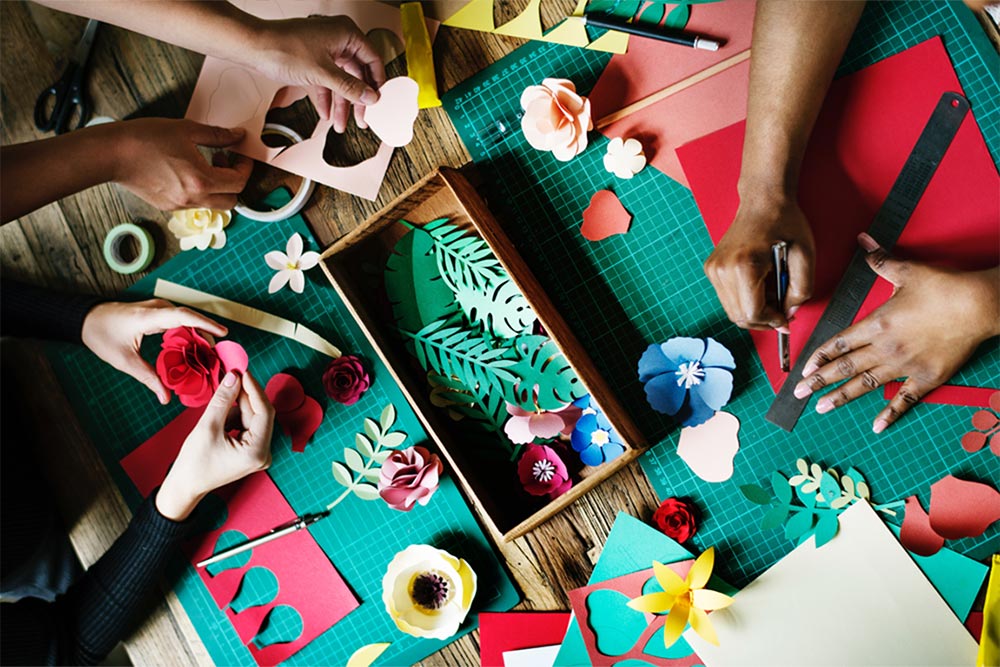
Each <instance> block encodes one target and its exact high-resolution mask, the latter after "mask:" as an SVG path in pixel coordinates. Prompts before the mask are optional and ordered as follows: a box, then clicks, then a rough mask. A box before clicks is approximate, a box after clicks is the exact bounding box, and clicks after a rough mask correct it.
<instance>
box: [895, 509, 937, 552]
mask: <svg viewBox="0 0 1000 667" xmlns="http://www.w3.org/2000/svg"><path fill="white" fill-rule="evenodd" d="M899 541H900V543H902V545H903V546H904V547H906V548H907V550H909V551H911V552H913V553H915V554H917V555H918V556H933V555H934V554H936V553H937V552H938V551H940V550H941V547H943V546H944V538H943V537H941V536H940V535H938V534H937V533H935V532H934V529H933V528H931V522H930V517H928V516H927V513H926V512H924V508H923V507H921V506H920V500H919V499H918V498H917V497H916V496H910V497H909V498H907V499H906V516H905V517H904V518H903V527H902V528H901V529H900V531H899Z"/></svg>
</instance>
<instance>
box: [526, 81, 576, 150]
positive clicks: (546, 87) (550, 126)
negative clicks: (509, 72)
mask: <svg viewBox="0 0 1000 667" xmlns="http://www.w3.org/2000/svg"><path fill="white" fill-rule="evenodd" d="M521 108H522V109H524V116H523V117H522V118H521V131H522V132H524V138H525V139H527V140H528V143H529V144H531V146H532V147H533V148H537V149H538V150H540V151H552V155H554V156H555V158H556V159H557V160H559V161H561V162H569V161H570V160H572V159H573V158H574V157H576V156H577V155H579V154H580V153H582V152H583V149H585V148H586V147H587V131H588V130H591V129H593V127H594V124H593V122H592V121H591V118H590V100H588V99H587V98H586V97H583V96H581V95H577V94H576V86H575V85H574V84H573V82H572V81H570V80H568V79H545V80H544V81H542V85H540V86H528V87H527V88H526V89H525V90H524V92H523V93H521Z"/></svg>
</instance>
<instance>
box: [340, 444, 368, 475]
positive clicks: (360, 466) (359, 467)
mask: <svg viewBox="0 0 1000 667" xmlns="http://www.w3.org/2000/svg"><path fill="white" fill-rule="evenodd" d="M344 461H345V462H346V463H347V467H348V468H350V469H351V470H353V471H354V472H361V471H363V470H364V469H365V460H364V459H363V458H361V454H358V453H357V451H355V450H353V449H351V448H350V447H344Z"/></svg>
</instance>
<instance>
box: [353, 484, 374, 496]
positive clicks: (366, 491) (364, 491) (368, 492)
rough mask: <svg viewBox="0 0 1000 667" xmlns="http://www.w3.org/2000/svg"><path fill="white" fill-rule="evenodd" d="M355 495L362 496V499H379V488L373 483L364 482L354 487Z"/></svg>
mask: <svg viewBox="0 0 1000 667" xmlns="http://www.w3.org/2000/svg"><path fill="white" fill-rule="evenodd" d="M354 495H356V496H357V497H358V498H361V500H377V499H378V497H379V495H378V488H376V487H375V486H373V485H371V484H364V483H362V484H358V485H357V486H355V487H354Z"/></svg>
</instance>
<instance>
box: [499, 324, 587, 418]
mask: <svg viewBox="0 0 1000 667" xmlns="http://www.w3.org/2000/svg"><path fill="white" fill-rule="evenodd" d="M513 348H514V351H515V352H516V354H517V357H518V361H517V363H515V364H514V365H513V366H512V367H511V370H512V371H513V372H514V373H515V374H516V375H517V376H518V377H519V378H520V380H519V381H518V382H517V383H516V384H515V386H514V387H512V389H513V391H511V392H510V393H507V394H506V399H507V402H508V403H514V404H515V405H518V406H520V407H521V408H522V409H524V410H535V409H536V407H537V408H541V409H542V410H558V409H559V408H561V407H564V406H565V405H566V404H567V403H572V402H573V401H575V400H576V399H578V398H581V397H582V396H584V395H586V393H587V389H586V387H584V385H583V383H582V382H581V381H580V378H578V377H577V376H576V372H574V371H573V367H572V366H570V364H569V361H567V360H566V357H564V356H563V353H562V352H560V351H559V347H558V346H557V345H556V344H555V342H553V341H552V339H550V338H548V337H546V336H536V335H525V336H518V337H517V338H516V339H514V345H513ZM507 388H511V387H510V385H507Z"/></svg>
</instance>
